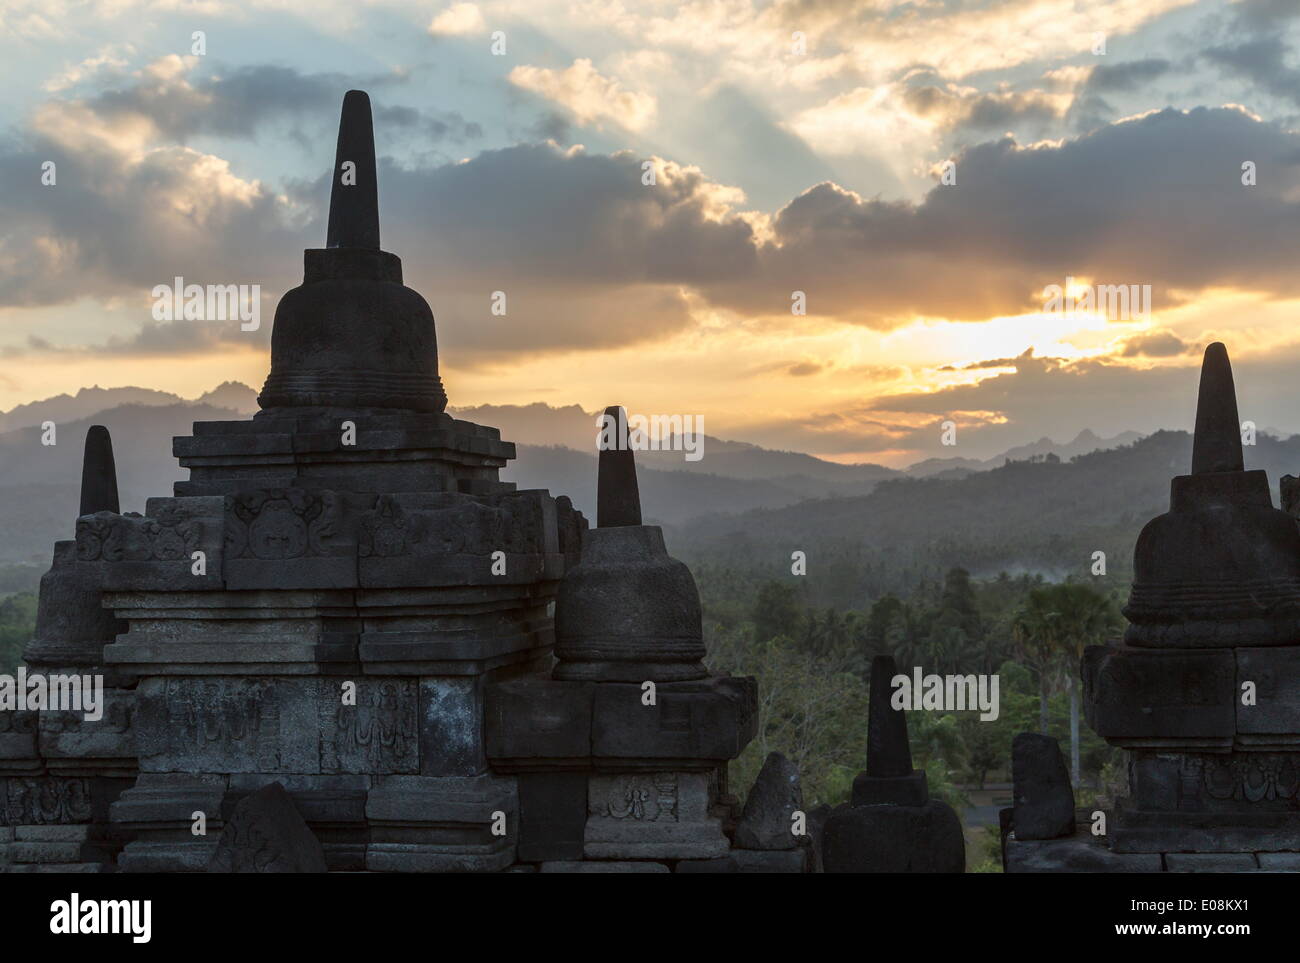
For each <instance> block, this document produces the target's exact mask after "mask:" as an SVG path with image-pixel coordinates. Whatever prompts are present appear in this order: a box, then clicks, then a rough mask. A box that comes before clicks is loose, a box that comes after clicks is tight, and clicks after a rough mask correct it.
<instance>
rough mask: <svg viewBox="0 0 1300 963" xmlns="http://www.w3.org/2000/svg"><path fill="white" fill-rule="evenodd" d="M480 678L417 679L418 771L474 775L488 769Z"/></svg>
mask: <svg viewBox="0 0 1300 963" xmlns="http://www.w3.org/2000/svg"><path fill="white" fill-rule="evenodd" d="M482 689H483V686H482V682H481V680H479V679H477V678H474V677H468V676H461V677H443V678H425V679H421V680H420V684H419V697H420V773H421V775H425V776H476V775H478V774H479V773H481V772H485V771H486V770H487V756H486V754H485V752H484V748H483V705H482Z"/></svg>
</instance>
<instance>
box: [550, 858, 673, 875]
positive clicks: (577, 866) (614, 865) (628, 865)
mask: <svg viewBox="0 0 1300 963" xmlns="http://www.w3.org/2000/svg"><path fill="white" fill-rule="evenodd" d="M541 872H543V873H667V872H670V870H669V869H668V867H667V866H665V865H664V864H663V863H650V862H613V861H592V862H573V861H569V860H558V861H555V862H548V863H542V865H541Z"/></svg>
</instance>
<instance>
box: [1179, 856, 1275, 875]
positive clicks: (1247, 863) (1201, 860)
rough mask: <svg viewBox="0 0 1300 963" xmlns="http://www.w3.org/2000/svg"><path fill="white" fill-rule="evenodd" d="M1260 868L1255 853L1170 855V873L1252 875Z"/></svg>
mask: <svg viewBox="0 0 1300 963" xmlns="http://www.w3.org/2000/svg"><path fill="white" fill-rule="evenodd" d="M1258 868H1259V863H1258V861H1257V860H1256V859H1255V854H1254V853H1168V854H1166V855H1165V870H1166V871H1167V872H1170V873H1251V872H1254V871H1255V870H1256V869H1258Z"/></svg>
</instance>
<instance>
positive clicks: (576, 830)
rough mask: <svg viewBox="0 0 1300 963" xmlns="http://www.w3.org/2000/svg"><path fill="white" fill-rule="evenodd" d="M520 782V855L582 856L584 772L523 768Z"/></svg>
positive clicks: (540, 857) (532, 857) (537, 857)
mask: <svg viewBox="0 0 1300 963" xmlns="http://www.w3.org/2000/svg"><path fill="white" fill-rule="evenodd" d="M517 779H518V782H519V858H520V859H521V860H523V861H525V862H541V861H543V860H566V859H582V845H583V833H584V831H585V829H586V826H587V774H586V773H585V772H524V773H520V774H519V775H518V777H517Z"/></svg>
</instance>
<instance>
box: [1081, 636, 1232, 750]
mask: <svg viewBox="0 0 1300 963" xmlns="http://www.w3.org/2000/svg"><path fill="white" fill-rule="evenodd" d="M1082 669H1083V703H1084V712H1085V715H1086V717H1087V720H1088V724H1089V725H1090V726H1092V728H1093V729H1094V730H1095V731H1096V733H1097V734H1098V735H1099V736H1102V737H1103V738H1105V739H1106V740H1107V741H1109V742H1111V743H1113V744H1115V745H1121V746H1205V747H1217V746H1222V747H1226V746H1229V745H1231V744H1232V737H1233V734H1234V732H1235V731H1236V724H1237V713H1236V693H1235V689H1234V687H1235V684H1236V663H1235V661H1234V659H1233V654H1232V650H1230V649H1194V650H1192V649H1140V648H1134V647H1132V646H1089V647H1088V648H1087V649H1086V650H1085V651H1084V655H1083V666H1082Z"/></svg>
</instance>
